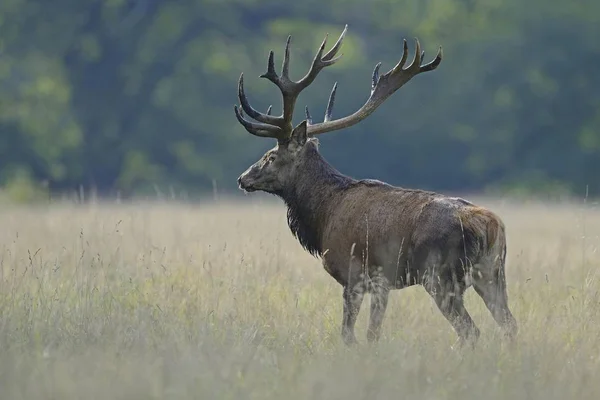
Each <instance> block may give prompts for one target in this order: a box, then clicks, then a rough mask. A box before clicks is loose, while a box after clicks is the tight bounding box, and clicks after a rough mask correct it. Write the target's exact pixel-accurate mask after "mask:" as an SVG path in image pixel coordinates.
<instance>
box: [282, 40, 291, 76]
mask: <svg viewBox="0 0 600 400" xmlns="http://www.w3.org/2000/svg"><path fill="white" fill-rule="evenodd" d="M291 40H292V35H288V38H287V41H286V42H285V53H284V56H283V63H282V65H281V77H282V78H283V79H285V80H286V81H289V80H290V42H291Z"/></svg>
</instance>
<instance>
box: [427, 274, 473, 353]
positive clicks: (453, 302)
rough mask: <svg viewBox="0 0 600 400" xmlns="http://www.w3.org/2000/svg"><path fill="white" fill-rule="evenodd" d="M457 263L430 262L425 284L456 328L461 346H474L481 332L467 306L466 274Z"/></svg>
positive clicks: (440, 308)
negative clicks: (436, 263) (464, 299)
mask: <svg viewBox="0 0 600 400" xmlns="http://www.w3.org/2000/svg"><path fill="white" fill-rule="evenodd" d="M455 265H456V263H452V262H444V263H443V264H441V265H439V264H438V265H437V266H435V265H432V264H430V267H429V268H430V269H429V270H428V272H427V276H426V279H425V282H424V284H423V286H424V287H425V289H426V290H427V292H428V293H429V294H430V295H431V297H432V298H433V300H434V301H435V304H436V305H437V306H438V308H439V310H440V311H441V312H442V314H443V315H444V317H446V319H447V320H448V322H450V324H451V325H452V327H453V328H454V331H455V332H456V334H457V335H458V345H459V347H462V346H464V345H465V344H470V345H471V347H474V346H475V344H476V343H477V340H478V339H479V334H480V332H479V328H477V326H476V325H475V322H474V321H473V319H472V318H471V316H470V315H469V312H468V311H467V309H466V308H465V305H464V301H463V295H464V293H465V290H466V289H467V284H466V282H465V279H464V274H462V273H460V274H459V273H458V272H460V271H457V269H456V268H454V267H455ZM436 267H437V268H436ZM458 268H462V267H460V266H459V267H458ZM436 269H437V270H438V271H436Z"/></svg>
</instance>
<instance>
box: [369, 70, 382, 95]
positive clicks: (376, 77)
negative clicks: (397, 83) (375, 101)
mask: <svg viewBox="0 0 600 400" xmlns="http://www.w3.org/2000/svg"><path fill="white" fill-rule="evenodd" d="M380 67H381V62H378V63H377V65H375V69H373V76H372V78H371V94H373V91H374V90H375V88H376V87H377V83H378V82H379V68H380Z"/></svg>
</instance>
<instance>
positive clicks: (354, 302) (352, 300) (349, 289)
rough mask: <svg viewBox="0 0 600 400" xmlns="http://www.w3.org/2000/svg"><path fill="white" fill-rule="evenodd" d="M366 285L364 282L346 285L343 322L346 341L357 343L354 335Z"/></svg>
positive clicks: (343, 333) (350, 343)
mask: <svg viewBox="0 0 600 400" xmlns="http://www.w3.org/2000/svg"><path fill="white" fill-rule="evenodd" d="M364 292H365V286H364V283H363V282H359V283H357V284H354V285H351V284H347V285H346V286H344V293H343V297H344V319H343V322H342V338H343V339H344V343H346V344H347V345H352V344H354V343H356V342H357V341H356V336H354V325H355V324H356V318H357V317H358V313H359V311H360V306H361V304H362V301H363V297H364Z"/></svg>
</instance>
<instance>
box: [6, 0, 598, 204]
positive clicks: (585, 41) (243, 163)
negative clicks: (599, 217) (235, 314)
mask: <svg viewBox="0 0 600 400" xmlns="http://www.w3.org/2000/svg"><path fill="white" fill-rule="evenodd" d="M346 23H348V24H349V32H348V35H347V38H346V40H345V43H344V49H343V53H344V56H343V59H342V60H341V61H340V62H339V63H337V64H336V66H334V67H332V68H328V69H326V70H325V71H324V72H323V73H321V74H320V75H319V77H318V78H317V80H316V81H315V83H314V84H313V85H312V86H311V87H310V88H309V89H308V90H306V91H305V93H303V95H302V96H301V97H300V99H299V102H298V109H297V113H296V122H299V121H300V120H301V118H303V109H304V105H305V104H308V105H310V109H311V111H312V114H313V117H315V119H316V117H317V116H318V115H322V113H323V112H324V110H325V104H326V101H327V97H328V94H329V91H330V90H331V87H332V85H333V83H334V82H335V81H337V82H338V83H339V87H338V100H337V104H336V108H335V110H334V117H339V116H341V115H345V114H348V113H351V112H353V111H354V110H356V109H357V108H358V107H360V106H361V105H362V104H363V102H364V101H365V100H366V98H367V97H368V94H369V90H370V74H371V71H372V68H373V66H374V65H375V64H376V63H377V62H379V61H382V62H383V65H382V70H385V71H387V70H388V69H389V68H391V67H392V66H393V65H394V64H395V63H396V62H397V60H398V59H399V57H400V54H401V50H402V44H401V43H402V38H407V39H408V40H409V46H410V55H409V57H410V58H409V60H410V59H411V58H412V57H413V54H414V52H413V51H414V42H413V41H412V40H411V39H412V38H413V37H415V36H416V37H418V38H419V40H420V42H421V44H422V46H423V48H424V50H425V56H426V61H430V60H431V59H432V58H433V57H434V56H435V53H436V51H437V47H438V46H440V45H441V46H443V49H444V60H443V61H442V64H441V66H440V68H438V70H436V71H435V72H432V73H427V74H423V75H421V76H419V77H417V78H415V79H414V80H413V81H411V82H410V83H409V84H408V85H407V86H405V87H404V88H403V89H401V90H400V91H399V92H398V93H396V94H395V95H394V96H393V97H392V98H391V99H389V100H388V101H387V102H386V103H385V104H384V105H383V106H382V107H380V108H379V109H378V110H377V111H376V112H375V113H374V114H373V115H372V116H371V117H370V118H369V119H367V120H365V121H364V122H363V123H361V124H359V125H357V126H355V127H353V128H350V129H347V130H346V131H338V132H335V133H332V134H330V135H324V136H322V137H320V141H321V144H322V147H321V148H322V152H323V153H324V155H325V157H326V158H327V159H328V160H329V161H330V162H331V163H332V164H334V165H335V166H336V167H337V168H338V169H340V170H341V171H343V172H344V173H347V174H350V175H352V176H355V177H360V178H362V177H370V178H377V179H381V180H386V181H388V182H390V183H393V184H398V185H403V186H413V187H421V188H427V189H435V190H441V191H478V190H485V189H489V188H495V189H498V190H502V191H503V192H506V191H507V190H517V191H519V190H524V191H533V192H544V191H546V192H556V191H558V192H572V193H577V194H581V193H584V192H585V190H586V189H585V188H586V186H588V187H589V191H590V194H594V193H595V194H597V193H599V192H600V91H599V90H598V88H600V74H599V73H598V67H597V66H598V65H599V64H600V41H599V40H598V38H599V37H600V3H599V2H596V1H592V0H578V1H573V2H558V1H557V2H550V1H542V0H530V1H528V2H523V1H521V0H419V1H414V0H410V1H409V0H393V1H392V0H371V1H370V2H365V1H362V0H330V1H327V2H324V1H322V0H318V1H317V0H304V1H298V2H282V1H275V0H53V1H48V0H2V2H0V187H5V188H10V187H11V185H12V186H15V185H17V186H18V185H23V184H25V183H35V184H36V185H37V184H39V185H41V186H45V187H48V188H50V190H52V191H56V192H61V191H66V190H73V189H75V188H79V187H83V188H84V190H88V189H90V188H96V189H97V190H98V191H99V193H100V194H106V195H111V194H114V193H115V191H117V190H118V191H121V192H123V193H124V194H133V193H143V192H145V191H148V190H154V189H153V188H154V187H159V188H161V189H162V190H173V191H175V192H176V193H179V192H180V191H181V190H186V191H188V192H189V193H194V192H202V191H205V190H212V188H213V185H214V184H215V183H216V185H217V186H218V187H219V190H234V189H235V185H236V183H235V178H236V177H237V176H238V175H239V173H241V172H242V171H243V170H244V169H245V168H247V167H248V165H249V164H250V163H252V162H254V161H255V160H256V159H257V158H258V157H260V156H261V155H262V151H264V150H266V149H267V148H268V147H270V146H272V145H273V142H272V141H271V140H268V139H260V138H256V137H253V136H251V135H250V134H248V133H246V131H245V130H244V129H243V128H242V127H241V126H240V125H239V124H238V122H237V121H236V119H235V117H234V114H233V104H234V103H237V80H238V78H239V75H240V73H241V72H242V71H243V72H244V74H245V77H246V79H245V83H246V85H245V86H246V92H247V94H248V95H249V97H250V100H251V102H252V104H253V105H254V106H255V107H256V108H260V109H266V108H267V107H268V106H269V104H273V105H274V112H275V113H279V112H280V107H281V104H280V102H281V100H280V98H279V94H278V91H277V90H276V88H275V87H274V85H272V84H271V83H269V82H268V81H266V80H265V79H259V78H258V75H260V74H261V73H263V72H265V71H266V66H267V55H268V51H269V50H271V49H273V50H274V51H275V57H276V63H277V65H278V66H279V65H280V63H281V57H282V54H283V48H284V45H285V40H286V37H287V35H288V34H291V35H292V38H293V39H292V56H291V57H292V61H291V76H292V78H294V79H296V78H299V77H301V76H302V75H303V74H304V73H305V72H306V71H307V69H308V67H309V65H310V62H311V61H312V58H313V56H314V53H315V51H316V49H317V47H318V45H319V44H320V42H321V40H322V39H323V37H324V35H325V33H329V42H328V48H330V46H331V45H332V44H333V42H334V40H335V38H336V37H337V35H339V33H340V32H341V30H342V29H343V27H344V24H346ZM167 188H169V189H167Z"/></svg>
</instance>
